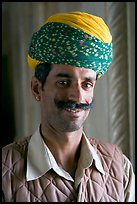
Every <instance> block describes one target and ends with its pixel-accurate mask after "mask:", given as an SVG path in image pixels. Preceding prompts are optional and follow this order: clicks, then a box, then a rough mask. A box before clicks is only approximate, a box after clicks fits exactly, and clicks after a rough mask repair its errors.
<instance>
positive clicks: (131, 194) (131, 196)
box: [123, 155, 135, 202]
mask: <svg viewBox="0 0 137 204" xmlns="http://www.w3.org/2000/svg"><path fill="white" fill-rule="evenodd" d="M123 157H124V195H125V202H135V174H134V171H133V166H132V164H131V162H130V160H129V159H128V158H127V157H126V156H125V155H123Z"/></svg>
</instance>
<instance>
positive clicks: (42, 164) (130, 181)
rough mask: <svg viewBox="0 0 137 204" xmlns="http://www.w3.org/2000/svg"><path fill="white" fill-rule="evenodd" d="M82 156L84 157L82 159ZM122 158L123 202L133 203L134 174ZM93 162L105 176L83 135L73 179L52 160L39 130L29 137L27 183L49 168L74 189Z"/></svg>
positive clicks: (93, 151)
mask: <svg viewBox="0 0 137 204" xmlns="http://www.w3.org/2000/svg"><path fill="white" fill-rule="evenodd" d="M36 147H37V148H36ZM82 155H84V157H82ZM123 157H124V170H125V171H124V172H125V174H124V193H125V202H135V174H134V172H133V167H132V164H131V162H130V161H129V159H128V158H127V157H126V156H125V155H124V154H123ZM93 160H95V166H96V168H97V169H98V171H100V172H101V173H102V174H105V172H104V170H103V166H102V164H101V160H100V158H99V156H98V155H97V153H96V151H95V149H94V148H93V146H92V145H91V144H90V142H89V141H88V139H87V137H86V135H85V134H84V133H83V136H82V145H81V157H80V158H79V162H78V166H77V170H76V173H75V179H73V178H72V177H71V175H70V174H69V173H68V172H66V171H65V170H63V169H62V168H61V167H59V166H58V164H57V162H56V160H55V159H54V157H53V155H52V153H51V151H50V150H49V148H48V147H47V145H46V144H45V143H44V141H43V139H42V137H41V135H40V132H39V128H38V129H37V130H36V132H35V133H34V134H33V136H32V137H31V140H30V142H29V146H28V155H27V173H26V178H27V181H30V180H35V179H37V178H39V177H41V176H42V175H44V174H45V173H46V172H47V171H48V170H50V169H51V168H52V169H53V170H54V171H55V172H56V173H57V174H58V175H60V176H62V177H64V178H65V179H68V180H70V181H72V182H74V185H75V187H76V188H77V186H78V185H79V183H80V181H81V178H82V175H83V174H82V173H83V169H85V168H87V167H89V166H91V165H92V162H93Z"/></svg>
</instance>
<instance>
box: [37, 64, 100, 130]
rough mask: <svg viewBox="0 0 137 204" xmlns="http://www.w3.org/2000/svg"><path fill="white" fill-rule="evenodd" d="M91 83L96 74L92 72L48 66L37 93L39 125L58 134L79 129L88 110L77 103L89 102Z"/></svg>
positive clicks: (91, 99) (91, 91)
mask: <svg viewBox="0 0 137 204" xmlns="http://www.w3.org/2000/svg"><path fill="white" fill-rule="evenodd" d="M95 83H96V72H94V71H92V70H89V69H85V68H79V67H72V66H68V65H59V64H54V65H52V69H51V71H50V73H49V75H48V77H47V79H46V83H45V85H44V87H43V90H42V89H41V93H40V97H41V99H40V101H41V114H42V125H44V126H45V125H46V126H48V127H50V128H53V129H54V130H56V131H62V132H72V131H76V130H78V129H80V128H81V127H82V126H83V123H84V121H85V120H86V118H87V116H88V114H89V111H90V109H87V107H86V106H85V107H84V109H82V105H81V104H86V105H89V104H90V103H92V101H93V91H94V87H95ZM67 102H68V103H67ZM75 103H76V104H80V106H78V105H75Z"/></svg>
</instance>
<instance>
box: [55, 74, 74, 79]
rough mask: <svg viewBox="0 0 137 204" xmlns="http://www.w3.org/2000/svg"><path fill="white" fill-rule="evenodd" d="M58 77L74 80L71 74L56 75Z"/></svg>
mask: <svg viewBox="0 0 137 204" xmlns="http://www.w3.org/2000/svg"><path fill="white" fill-rule="evenodd" d="M56 77H66V78H72V76H71V75H70V74H67V73H59V74H57V75H56Z"/></svg>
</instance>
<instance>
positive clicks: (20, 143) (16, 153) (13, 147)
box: [2, 136, 31, 164]
mask: <svg viewBox="0 0 137 204" xmlns="http://www.w3.org/2000/svg"><path fill="white" fill-rule="evenodd" d="M30 138H31V136H28V137H25V138H23V139H19V140H17V141H14V142H13V143H10V144H8V145H6V146H4V147H3V148H2V162H3V164H6V163H9V164H10V161H12V162H13V161H15V160H18V159H20V158H21V157H24V156H25V154H26V151H27V148H28V143H29V140H30Z"/></svg>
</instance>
